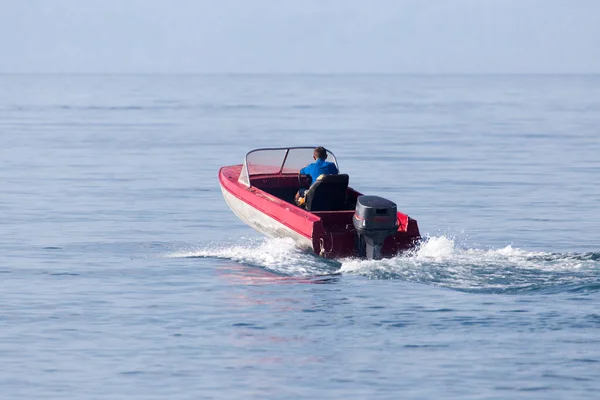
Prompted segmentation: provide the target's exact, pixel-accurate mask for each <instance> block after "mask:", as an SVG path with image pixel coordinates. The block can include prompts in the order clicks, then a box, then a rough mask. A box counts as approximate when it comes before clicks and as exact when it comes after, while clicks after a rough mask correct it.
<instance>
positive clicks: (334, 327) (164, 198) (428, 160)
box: [0, 75, 600, 399]
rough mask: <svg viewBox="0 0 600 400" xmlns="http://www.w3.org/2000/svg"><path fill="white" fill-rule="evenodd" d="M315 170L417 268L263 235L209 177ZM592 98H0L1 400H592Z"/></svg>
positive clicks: (370, 81)
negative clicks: (284, 154)
mask: <svg viewBox="0 0 600 400" xmlns="http://www.w3.org/2000/svg"><path fill="white" fill-rule="evenodd" d="M303 145H304V146H318V145H322V146H325V147H327V148H329V149H331V150H332V151H333V152H334V153H335V154H336V156H337V158H338V161H339V164H340V170H341V171H342V172H344V173H347V174H349V176H350V185H351V186H352V187H354V188H356V189H357V190H359V191H361V192H363V193H365V194H374V195H379V196H383V197H385V198H388V199H390V200H392V201H394V202H395V203H396V204H397V205H398V209H399V210H401V211H403V212H405V213H407V214H409V215H410V216H411V217H413V218H415V219H417V220H418V223H419V227H420V230H421V233H422V234H423V236H424V240H423V243H422V245H421V247H420V248H418V249H416V250H415V251H413V252H410V253H408V254H405V255H402V256H398V257H396V258H392V259H386V260H381V261H361V260H353V259H343V260H324V259H320V258H317V257H315V256H312V255H309V254H306V253H303V252H301V251H299V250H298V249H296V248H295V247H294V245H293V243H292V242H291V241H290V240H289V239H285V238H284V239H266V238H264V237H263V236H262V235H261V234H259V233H257V232H255V231H253V230H252V229H251V228H249V227H248V226H246V225H245V224H243V223H242V222H241V221H239V220H238V219H237V218H236V216H235V215H234V214H233V212H231V210H229V208H228V207H227V205H226V203H225V202H224V200H223V199H222V195H221V192H220V188H219V185H218V179H217V173H218V169H219V168H220V167H221V166H224V165H231V164H239V163H241V162H242V161H243V157H244V155H245V153H246V152H247V151H249V150H251V149H254V148H259V147H279V146H303ZM599 154H600V76H591V75H588V76H552V75H547V76H535V75H531V76H518V75H511V76H490V75H481V76H427V75H425V76H402V75H398V76H395V75H312V76H300V75H248V76H244V75H172V76H170V75H2V76H0V184H1V188H0V190H1V191H0V327H1V329H0V360H1V364H0V397H1V398H2V399H17V398H30V399H33V398H43V399H70V398H73V399H132V398H139V399H204V398H206V399H211V398H223V399H234V398H239V399H246V398H274V399H275V398H276V399H298V398H319V399H341V398H344V399H372V398H381V399H398V398H419V399H433V398H436V399H437V398H461V399H471V398H472V399H480V398H486V399H503V398H528V399H567V398H568V399H593V398H599V397H600V381H599V377H600V311H599V310H600V212H598V206H599V205H600V189H599V188H598V185H599V183H600V161H599V160H600V156H599Z"/></svg>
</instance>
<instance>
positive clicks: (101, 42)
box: [0, 0, 600, 73]
mask: <svg viewBox="0 0 600 400" xmlns="http://www.w3.org/2000/svg"><path fill="white" fill-rule="evenodd" d="M0 50H1V53H0V54H1V56H0V72H110V73H128V72H134V73H135V72H146V73H154V72H156V73H177V72H191V73H194V72H232V73H238V72H239V73H244V72H249V73H254V72H266V73H273V72H275V73H288V72H299V73H335V72H343V73H353V72H382V73H537V72H542V73H599V72H600V1H598V0H570V1H567V0H362V1H360V0H220V1H217V0H171V1H167V0H88V1H83V0H0Z"/></svg>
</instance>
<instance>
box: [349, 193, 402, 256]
mask: <svg viewBox="0 0 600 400" xmlns="http://www.w3.org/2000/svg"><path fill="white" fill-rule="evenodd" d="M352 222H353V224H354V228H355V229H356V233H357V234H358V253H359V255H360V256H361V257H367V258H368V259H369V260H379V259H381V249H382V247H383V242H384V241H385V239H386V238H387V237H388V236H390V235H393V234H394V233H396V231H397V230H398V216H397V213H396V204H395V203H393V202H391V201H389V200H387V199H384V198H383V197H379V196H358V198H357V200H356V212H355V213H354V217H352Z"/></svg>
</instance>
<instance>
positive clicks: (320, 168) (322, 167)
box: [300, 158, 338, 184]
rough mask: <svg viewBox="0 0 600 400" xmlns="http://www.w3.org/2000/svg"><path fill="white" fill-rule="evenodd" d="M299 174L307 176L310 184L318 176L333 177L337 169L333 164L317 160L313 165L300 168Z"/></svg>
mask: <svg viewBox="0 0 600 400" xmlns="http://www.w3.org/2000/svg"><path fill="white" fill-rule="evenodd" d="M300 173H301V174H302V175H309V176H310V178H311V181H310V182H311V184H312V183H313V182H314V181H315V180H316V179H317V178H318V177H319V175H321V174H328V175H335V174H337V173H338V169H337V167H336V166H335V164H334V163H332V162H329V161H325V160H322V159H320V158H318V159H317V161H315V162H314V163H312V164H309V165H307V166H306V167H304V168H302V169H301V170H300Z"/></svg>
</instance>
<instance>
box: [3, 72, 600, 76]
mask: <svg viewBox="0 0 600 400" xmlns="http://www.w3.org/2000/svg"><path fill="white" fill-rule="evenodd" d="M0 75H90V76H92V75H96V76H98V75H112V76H131V75H146V76H155V75H158V76H160V75H162V76H177V75H188V76H189V75H224V76H232V75H233V76H235V75H237V76H266V75H279V76H331V75H348V76H360V75H363V76H367V75H381V76H525V75H530V76H539V75H544V76H558V75H560V76H576V75H579V76H580V75H600V72H52V71H50V72H47V71H35V72H33V71H28V72H3V71H0Z"/></svg>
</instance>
